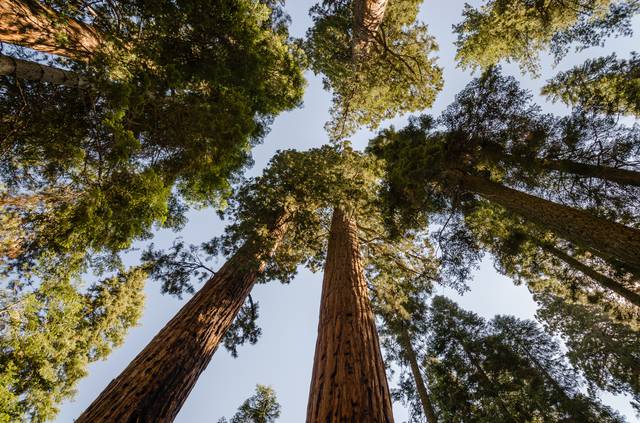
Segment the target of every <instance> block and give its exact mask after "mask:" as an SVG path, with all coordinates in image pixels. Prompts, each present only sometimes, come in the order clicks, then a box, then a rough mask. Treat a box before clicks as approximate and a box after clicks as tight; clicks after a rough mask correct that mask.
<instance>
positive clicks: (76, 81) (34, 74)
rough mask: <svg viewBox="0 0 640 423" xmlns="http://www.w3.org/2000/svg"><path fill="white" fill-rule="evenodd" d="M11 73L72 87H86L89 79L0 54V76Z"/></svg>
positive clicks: (20, 77) (31, 79)
mask: <svg viewBox="0 0 640 423" xmlns="http://www.w3.org/2000/svg"><path fill="white" fill-rule="evenodd" d="M0 1H2V0H0ZM1 75H13V76H15V77H16V78H18V79H25V80H27V81H40V82H50V83H52V84H57V85H65V86H67V87H73V88H85V87H88V86H89V85H90V84H89V81H88V80H87V79H86V78H84V77H82V76H80V75H78V74H77V73H75V72H71V71H66V70H64V69H58V68H55V67H53V66H47V65H41V64H40V63H36V62H30V61H28V60H21V59H15V58H13V57H9V56H5V55H3V54H0V76H1Z"/></svg>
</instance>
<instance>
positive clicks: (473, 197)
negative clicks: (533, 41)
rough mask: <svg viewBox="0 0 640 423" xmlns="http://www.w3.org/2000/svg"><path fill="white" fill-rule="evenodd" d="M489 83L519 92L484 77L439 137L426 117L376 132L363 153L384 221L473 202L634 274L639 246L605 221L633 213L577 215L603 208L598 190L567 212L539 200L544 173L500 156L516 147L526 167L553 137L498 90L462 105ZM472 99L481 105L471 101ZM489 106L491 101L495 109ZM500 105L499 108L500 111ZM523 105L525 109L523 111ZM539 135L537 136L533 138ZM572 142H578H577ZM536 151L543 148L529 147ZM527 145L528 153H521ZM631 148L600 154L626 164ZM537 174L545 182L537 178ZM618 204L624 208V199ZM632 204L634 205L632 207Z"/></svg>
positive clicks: (531, 112) (631, 233) (629, 233)
mask: <svg viewBox="0 0 640 423" xmlns="http://www.w3.org/2000/svg"><path fill="white" fill-rule="evenodd" d="M496 80H497V82H498V86H502V85H503V83H505V82H506V86H507V94H509V92H512V93H518V90H514V88H517V85H516V86H515V87H514V86H513V84H515V83H514V82H513V81H511V82H510V80H509V79H506V80H505V79H503V78H501V77H500V76H496V75H495V74H491V73H490V74H489V75H485V76H484V77H483V78H481V79H480V80H478V81H476V82H473V83H472V85H471V87H470V88H469V89H468V90H466V91H465V92H463V93H462V94H461V96H459V97H458V98H457V100H458V101H457V102H456V103H454V105H452V106H451V107H450V108H449V109H448V110H447V111H446V112H445V113H444V114H443V116H442V117H441V119H440V121H439V122H440V123H442V126H443V129H442V130H440V131H438V130H434V126H435V125H434V122H433V120H432V119H430V118H428V117H425V118H422V120H415V119H414V120H413V121H412V122H411V123H410V125H409V126H408V127H407V128H405V129H403V130H402V131H399V132H396V131H394V130H388V131H383V132H382V134H381V135H380V136H379V137H378V138H376V139H374V140H373V141H372V143H371V147H370V150H371V151H373V152H374V153H375V154H377V155H379V156H380V157H383V158H385V159H386V161H387V164H386V166H387V170H388V171H387V181H388V182H387V183H388V187H387V191H386V197H387V203H388V206H389V213H390V214H391V216H390V217H389V219H390V221H391V222H393V221H394V220H397V218H398V217H401V216H399V214H400V215H404V218H405V220H406V221H407V222H409V223H411V221H420V219H418V218H417V217H416V216H419V215H421V214H424V213H429V212H439V213H443V212H444V211H447V210H453V211H454V212H457V213H460V212H462V213H464V208H465V205H469V204H472V203H473V202H475V201H477V196H479V197H482V198H484V199H486V200H488V201H490V202H492V203H495V204H497V205H500V206H502V207H503V208H505V209H506V210H507V211H509V212H510V213H512V214H515V215H518V216H519V217H521V218H523V219H525V220H526V221H527V222H530V223H532V224H534V225H536V226H537V227H538V228H540V229H541V230H544V231H550V232H553V233H554V234H555V235H556V236H557V237H559V238H563V239H565V240H566V241H569V242H572V243H573V244H575V245H576V246H578V247H580V248H583V249H586V250H590V251H592V252H593V253H594V254H596V255H598V256H601V257H603V258H604V259H606V260H608V261H609V262H611V263H613V264H615V265H616V266H617V265H620V266H621V267H623V268H626V269H627V270H628V271H631V272H634V273H636V274H637V272H638V269H639V267H638V263H639V261H638V260H639V259H638V252H639V251H640V249H639V247H640V246H639V245H635V244H636V243H638V240H639V239H640V237H639V235H638V231H637V230H636V229H633V228H631V227H629V226H625V225H622V224H620V223H617V222H614V221H612V220H610V216H613V217H614V219H616V220H620V221H621V222H624V223H627V221H629V220H630V221H631V222H630V223H633V216H634V215H635V216H637V212H635V210H634V209H633V208H632V209H631V213H630V214H631V219H629V217H628V216H626V215H625V214H624V213H621V217H619V218H618V217H617V216H616V214H617V212H618V211H617V210H615V209H613V208H609V207H601V208H600V209H596V210H590V209H589V207H585V208H587V209H588V210H581V208H582V207H584V206H585V201H584V199H585V198H586V199H587V200H589V199H592V200H593V201H598V200H602V199H603V198H604V199H605V203H604V204H605V206H607V205H608V204H607V203H606V201H608V200H607V195H608V193H607V192H602V193H601V192H598V191H597V192H595V193H590V192H588V193H586V194H584V195H583V196H582V198H580V197H578V199H577V201H576V204H575V205H571V206H568V205H564V204H562V202H564V201H562V200H563V198H559V200H560V201H557V202H556V201H550V200H547V199H544V198H542V196H543V195H544V196H546V194H547V193H548V192H549V191H551V192H554V191H555V192H557V190H553V189H551V190H549V191H545V189H546V188H547V187H548V186H549V182H548V179H553V178H551V177H550V175H549V174H548V171H545V172H543V173H542V174H540V173H539V172H536V169H535V166H534V168H533V169H531V168H527V166H525V165H524V164H522V163H523V161H521V160H517V161H514V160H511V158H510V157H509V156H510V155H511V154H503V153H502V152H509V151H514V153H513V155H516V154H520V151H522V148H520V146H524V147H523V148H524V149H525V150H524V153H525V154H524V156H525V157H529V156H528V155H529V154H531V155H532V157H533V158H534V160H531V161H533V162H534V163H535V162H536V160H535V159H536V156H537V155H539V154H541V153H544V152H545V149H547V148H548V151H549V152H552V151H554V148H553V146H554V145H553V143H551V142H550V141H553V138H551V137H546V136H544V134H545V131H539V130H537V129H538V127H537V125H536V123H537V122H539V121H541V120H542V122H543V123H544V119H541V118H540V119H539V118H538V116H537V115H536V113H535V109H532V108H531V106H527V105H526V104H524V105H523V104H522V100H521V99H520V98H518V97H517V96H512V95H503V94H500V90H498V94H497V95H496V96H495V97H493V96H491V95H490V94H492V93H493V92H494V91H492V90H493V88H492V89H490V90H488V92H487V91H485V93H486V94H487V95H486V96H484V97H475V98H476V101H475V102H467V100H468V99H469V98H474V97H473V96H469V95H468V94H469V92H471V93H472V94H473V93H475V91H476V89H475V86H474V85H475V84H479V85H483V84H485V82H486V81H489V82H490V84H489V86H490V87H491V86H492V84H493V82H492V81H496ZM511 90H514V91H511ZM479 98H481V99H482V100H481V101H478V99H479ZM495 99H497V101H496V102H495V103H494V100H495ZM510 102H511V103H514V104H515V106H513V104H511V106H512V107H507V106H509V105H510ZM478 103H482V104H480V105H478ZM503 105H504V106H505V107H501V106H503ZM524 106H527V107H525V108H524V109H523V107H524ZM580 122H585V124H586V120H577V121H576V122H574V123H580ZM585 127H586V126H585ZM543 129H544V127H543ZM580 129H581V128H580V127H578V128H574V132H578V134H579V133H580V132H579V131H580ZM540 133H541V134H542V136H539V135H537V134H540ZM550 138H551V139H550ZM577 139H578V141H581V138H580V137H579V136H578V137H577ZM562 140H563V141H566V144H567V145H568V147H575V148H573V149H574V150H576V151H577V152H576V154H578V153H579V152H581V151H585V150H586V148H584V147H582V146H580V145H579V143H578V142H576V136H574V137H572V138H571V137H569V136H568V135H567V137H563V138H562ZM545 143H546V145H545ZM540 144H542V145H543V146H544V148H542V149H541V148H539V147H538V148H536V145H538V146H539V145H540ZM612 144H613V145H612V147H620V146H621V145H622V144H620V143H618V142H617V140H614V141H613V143H612ZM487 145H488V147H486V146H487ZM496 145H497V147H498V150H497V151H499V152H500V154H499V156H500V157H504V158H505V159H504V162H503V163H500V160H497V159H495V158H490V154H487V153H486V151H487V150H489V152H491V151H495V150H496V149H495V148H494V146H496ZM587 145H588V144H587ZM531 146H533V147H534V149H533V151H531V150H529V151H527V149H530V148H531ZM633 146H634V143H633V142H632V141H631V142H630V147H631V150H629V149H627V148H621V149H620V150H619V153H618V150H616V149H615V148H607V149H606V151H605V152H606V154H608V155H609V156H611V157H612V159H618V160H621V161H623V162H624V160H625V158H626V157H628V156H629V155H631V157H633V155H634V154H635V153H634V150H633ZM585 147H586V146H585ZM583 148H584V150H583ZM636 148H637V147H636ZM555 151H558V150H557V149H555ZM487 156H489V159H488V160H487ZM505 156H506V157H505ZM603 156H604V153H603ZM554 172H555V170H554ZM568 173H571V171H568ZM523 174H524V175H523ZM539 175H542V176H544V179H543V178H540V176H539ZM582 176H583V175H581V177H582ZM591 178H593V179H600V178H602V176H600V175H597V176H596V175H592V176H591ZM508 185H516V186H518V185H521V186H523V187H524V188H525V189H527V188H528V189H529V190H534V193H535V194H536V195H531V194H529V193H527V192H524V191H523V190H518V189H514V188H512V187H510V186H508ZM623 189H624V188H623ZM536 191H540V193H538V192H536ZM590 196H592V197H590ZM594 198H595V199H594ZM631 198H633V197H631ZM619 200H620V201H624V200H623V198H619ZM631 204H632V206H633V204H634V203H633V202H632V203H631ZM587 205H588V204H587ZM603 209H604V210H603ZM623 212H624V210H623ZM394 215H395V217H394ZM416 219H418V220H416ZM422 220H424V219H422ZM604 228H607V229H606V231H601V230H604ZM622 245H626V247H624V250H623V249H620V248H619V247H620V246H622Z"/></svg>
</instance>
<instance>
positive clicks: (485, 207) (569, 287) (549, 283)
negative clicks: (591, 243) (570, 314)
mask: <svg viewBox="0 0 640 423" xmlns="http://www.w3.org/2000/svg"><path fill="white" fill-rule="evenodd" d="M465 224H466V225H467V226H468V227H469V229H470V230H471V232H472V233H473V234H474V235H475V237H476V238H477V239H478V241H479V242H480V243H481V244H482V246H483V248H484V249H486V250H487V251H489V252H491V254H492V255H493V257H494V259H495V261H496V268H497V270H498V271H499V272H500V273H502V274H504V275H506V276H508V277H510V278H512V279H513V280H514V281H515V282H516V283H525V284H526V285H527V287H528V288H529V290H530V291H532V292H533V293H537V294H540V295H549V294H552V295H554V296H555V297H557V298H561V299H562V300H563V301H566V302H568V303H576V304H584V305H587V306H589V307H590V308H592V309H594V310H598V313H600V314H602V315H607V316H609V318H610V319H611V320H612V321H614V322H617V323H620V324H625V325H628V326H629V327H630V328H631V329H634V330H638V329H640V325H639V324H640V311H639V310H638V308H637V307H636V306H634V305H633V304H630V303H628V302H627V301H625V300H624V299H623V298H622V297H620V296H619V295H617V294H616V293H614V292H612V291H611V290H610V289H607V288H606V287H604V286H602V285H599V282H598V281H597V280H594V279H592V278H591V277H590V276H589V275H587V274H585V273H583V272H582V271H581V270H580V269H576V268H573V267H572V266H571V264H570V263H567V262H565V261H563V260H562V257H561V256H560V257H559V256H558V255H554V251H556V250H558V251H560V252H561V254H566V255H568V256H570V257H573V258H574V259H575V260H577V261H579V262H582V263H583V264H584V265H585V267H588V268H591V269H592V270H593V271H594V272H597V273H599V274H601V275H603V276H604V277H606V278H608V279H610V280H611V281H613V282H615V283H618V284H619V285H620V286H622V287H624V288H625V289H627V290H629V291H631V292H633V291H634V290H635V289H634V282H633V280H634V277H633V276H632V275H629V274H619V273H617V272H616V269H614V268H612V267H611V266H609V265H608V264H607V263H606V262H604V261H603V260H598V259H597V258H596V257H593V256H591V255H590V254H588V253H586V252H584V251H580V250H579V249H577V248H575V247H574V246H572V245H570V244H568V243H566V242H562V241H560V240H558V239H556V238H555V237H554V236H553V234H551V233H545V232H543V231H540V230H537V229H536V228H534V227H532V226H531V225H527V224H526V223H525V222H523V221H522V220H521V219H518V218H517V217H515V216H510V215H509V213H507V212H506V211H505V210H503V209H501V208H500V207H497V206H495V205H491V204H490V203H489V202H486V201H479V202H478V204H477V206H476V207H475V208H474V210H472V211H469V212H468V213H467V214H466V216H465ZM556 254H557V253H556Z"/></svg>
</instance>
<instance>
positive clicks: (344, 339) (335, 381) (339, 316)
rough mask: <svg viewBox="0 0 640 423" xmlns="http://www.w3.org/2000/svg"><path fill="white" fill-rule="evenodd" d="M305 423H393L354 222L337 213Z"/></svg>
mask: <svg viewBox="0 0 640 423" xmlns="http://www.w3.org/2000/svg"><path fill="white" fill-rule="evenodd" d="M307 422H308V423H326V422H336V423H337V422H367V423H383V422H384V423H390V422H393V413H392V409H391V396H390V394H389V387H388V385H387V378H386V374H385V368H384V363H383V361H382V353H381V352H380V345H379V342H378V333H377V331H376V325H375V321H374V317H373V312H372V310H371V304H370V303H369V296H368V289H367V284H366V281H365V278H364V272H363V265H362V258H361V257H360V251H359V246H358V234H357V227H356V222H355V220H354V219H353V218H352V217H349V216H347V215H346V214H345V213H344V212H343V211H342V210H340V209H336V210H335V211H334V213H333V220H332V222H331V234H330V236H329V248H328V252H327V262H326V265H325V270H324V278H323V281H322V301H321V304H320V321H319V323H318V340H317V342H316V352H315V358H314V363H313V375H312V378H311V388H310V392H309V403H308V405H307Z"/></svg>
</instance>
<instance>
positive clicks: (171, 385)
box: [76, 221, 285, 423]
mask: <svg viewBox="0 0 640 423" xmlns="http://www.w3.org/2000/svg"><path fill="white" fill-rule="evenodd" d="M284 226H285V225H284V224H282V221H279V224H277V225H276V226H275V229H274V230H273V231H272V234H271V236H272V237H273V240H274V241H275V242H274V244H275V245H277V242H278V241H279V240H280V239H281V237H282V236H283V233H284V230H285V228H284ZM274 248H275V247H274ZM259 250H260V249H259V248H257V247H256V246H255V245H254V244H252V243H247V244H245V245H244V246H243V247H242V248H240V250H238V252H237V253H236V254H235V255H234V256H233V257H231V258H230V259H229V260H228V261H227V262H226V263H225V264H224V266H222V268H221V269H220V270H219V271H218V272H217V273H216V274H215V275H214V276H213V277H212V278H211V279H209V281H208V282H207V283H206V284H205V285H204V286H203V287H202V289H201V290H200V291H199V292H198V293H197V294H196V295H195V296H194V297H193V298H192V299H191V300H190V301H189V302H188V303H187V304H186V305H185V306H184V307H182V309H181V310H180V311H179V312H178V314H176V316H175V317H174V318H173V319H171V321H170V322H169V323H167V325H166V326H165V327H164V328H163V329H162V330H161V331H160V332H159V333H158V334H157V335H156V336H155V338H153V340H152V341H151V342H150V343H149V344H148V345H147V346H146V347H145V349H144V350H143V351H142V352H141V353H140V354H138V356H137V357H136V358H135V359H134V360H133V361H132V362H131V363H130V364H129V366H127V368H126V369H125V370H124V371H123V372H122V373H121V374H120V375H119V376H118V377H117V378H116V379H114V380H113V381H111V383H110V384H109V385H108V386H107V387H106V389H105V390H104V391H103V392H102V393H101V394H100V396H99V397H98V398H97V399H96V400H95V401H94V402H93V403H92V404H91V405H90V406H89V408H88V409H87V410H86V411H85V412H84V413H82V415H81V416H80V417H79V418H78V419H77V420H76V423H113V422H139V423H142V422H144V423H164V422H172V421H173V420H174V419H175V417H176V415H177V414H178V412H179V411H180V408H181V407H182V404H183V403H184V401H185V400H186V399H187V396H188V395H189V393H190V392H191V389H192V388H193V386H194V385H195V383H196V381H197V380H198V377H199V376H200V373H202V371H203V370H204V369H205V368H206V366H207V364H209V361H210V360H211V357H212V356H213V354H214V352H215V351H216V349H217V347H218V344H219V343H220V340H221V339H222V337H223V336H224V335H225V333H226V332H227V330H228V328H229V326H230V325H231V323H232V322H233V320H234V319H235V317H236V315H237V314H238V311H239V310H240V308H241V307H242V304H243V303H244V301H245V299H246V298H247V296H248V295H249V293H250V291H251V288H252V287H253V285H254V283H255V281H256V278H257V277H258V275H259V274H260V273H261V272H262V271H263V269H264V258H265V257H266V255H268V254H264V253H263V252H261V251H259Z"/></svg>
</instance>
